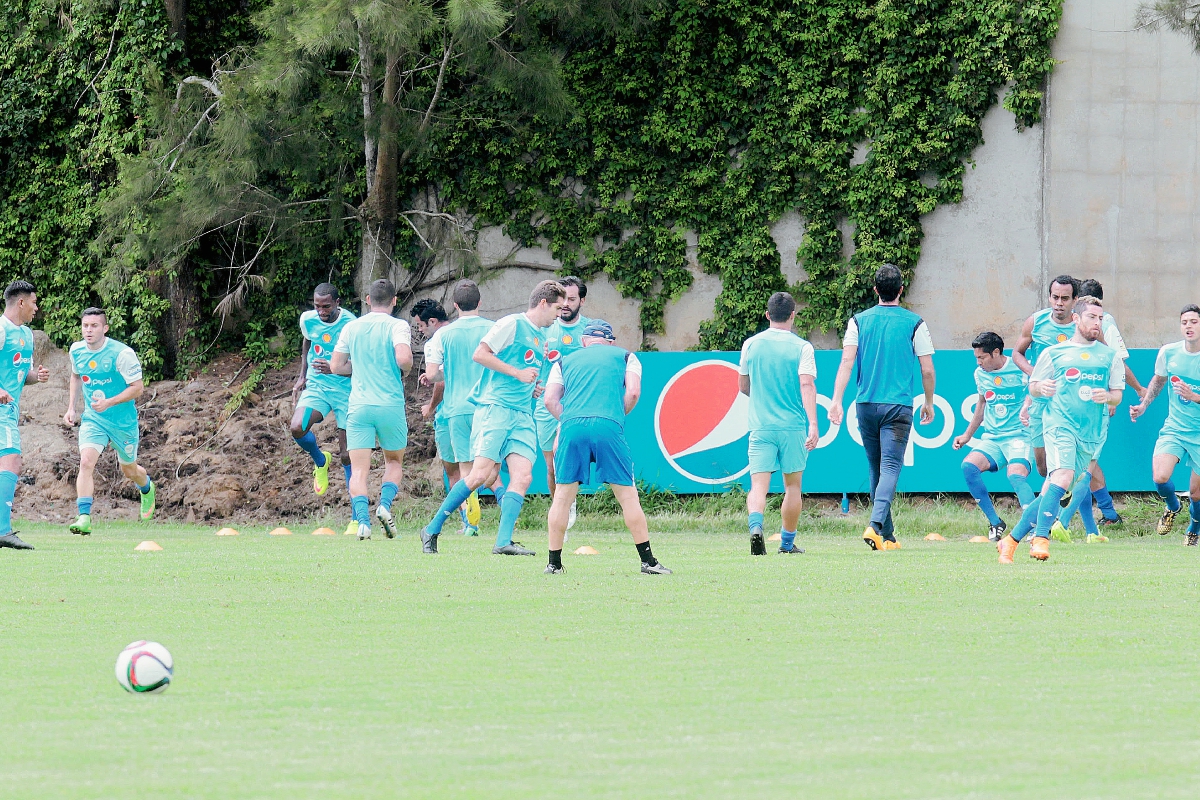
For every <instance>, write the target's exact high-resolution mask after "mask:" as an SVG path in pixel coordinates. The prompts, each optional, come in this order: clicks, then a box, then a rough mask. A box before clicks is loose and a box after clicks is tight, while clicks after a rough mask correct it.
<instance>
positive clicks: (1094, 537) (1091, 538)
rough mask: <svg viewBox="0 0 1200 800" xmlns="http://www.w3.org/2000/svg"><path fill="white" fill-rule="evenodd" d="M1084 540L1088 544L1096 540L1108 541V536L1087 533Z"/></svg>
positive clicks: (1094, 542)
mask: <svg viewBox="0 0 1200 800" xmlns="http://www.w3.org/2000/svg"><path fill="white" fill-rule="evenodd" d="M1085 541H1086V542H1087V543H1088V544H1096V543H1097V542H1100V543H1104V542H1107V541H1108V537H1107V536H1105V535H1104V534H1102V533H1089V534H1088V535H1087V539H1086V540H1085Z"/></svg>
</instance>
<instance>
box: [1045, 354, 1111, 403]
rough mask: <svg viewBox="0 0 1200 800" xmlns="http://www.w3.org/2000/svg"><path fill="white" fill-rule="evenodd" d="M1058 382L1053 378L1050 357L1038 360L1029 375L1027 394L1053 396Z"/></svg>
mask: <svg viewBox="0 0 1200 800" xmlns="http://www.w3.org/2000/svg"><path fill="white" fill-rule="evenodd" d="M1057 391H1058V382H1057V381H1056V380H1055V379H1054V362H1053V361H1052V360H1051V359H1050V358H1048V357H1047V358H1042V359H1039V360H1038V363H1037V365H1036V366H1035V367H1034V368H1033V373H1032V374H1031V375H1030V376H1029V394H1030V395H1032V396H1034V397H1054V394H1055V393H1056V392H1057ZM1101 391H1103V390H1101Z"/></svg>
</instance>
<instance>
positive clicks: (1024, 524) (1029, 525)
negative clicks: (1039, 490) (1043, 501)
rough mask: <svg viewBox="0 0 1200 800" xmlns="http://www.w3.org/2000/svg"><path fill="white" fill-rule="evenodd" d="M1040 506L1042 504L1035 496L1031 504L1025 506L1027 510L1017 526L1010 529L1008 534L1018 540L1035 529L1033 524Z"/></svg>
mask: <svg viewBox="0 0 1200 800" xmlns="http://www.w3.org/2000/svg"><path fill="white" fill-rule="evenodd" d="M1039 508H1040V506H1039V504H1038V501H1037V499H1036V498H1035V499H1034V500H1033V501H1032V502H1030V503H1029V505H1027V506H1025V511H1024V512H1023V513H1022V514H1021V519H1020V520H1019V521H1018V522H1017V526H1016V527H1015V528H1013V529H1012V530H1011V531H1009V534H1008V535H1009V536H1011V537H1013V538H1014V539H1016V540H1017V541H1018V542H1019V541H1021V540H1022V539H1024V538H1025V536H1026V535H1028V533H1029V532H1030V531H1031V530H1033V525H1034V523H1035V522H1036V521H1037V514H1038V509H1039Z"/></svg>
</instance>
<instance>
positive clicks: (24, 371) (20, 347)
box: [0, 281, 50, 550]
mask: <svg viewBox="0 0 1200 800" xmlns="http://www.w3.org/2000/svg"><path fill="white" fill-rule="evenodd" d="M37 310H38V305H37V293H36V292H35V291H34V288H33V284H32V283H30V282H29V281H13V282H12V283H10V284H9V285H8V287H7V288H6V289H5V290H4V315H3V318H2V319H0V332H2V333H3V336H4V339H3V342H0V547H11V548H12V549H14V550H32V549H33V545H31V544H29V543H28V542H24V541H21V537H19V536H17V534H16V531H14V530H13V529H12V510H13V497H14V496H15V495H16V492H17V476H18V475H20V474H21V431H20V430H19V429H18V428H17V424H18V421H19V420H20V419H21V411H20V408H19V404H20V402H21V392H22V391H23V390H24V389H25V386H26V384H30V383H45V382H46V381H48V380H49V379H50V372H49V370H47V369H46V368H45V367H43V366H39V367H38V368H37V369H36V370H35V369H34V368H33V331H32V330H30V329H29V323H30V322H33V317H34V315H36V314H37Z"/></svg>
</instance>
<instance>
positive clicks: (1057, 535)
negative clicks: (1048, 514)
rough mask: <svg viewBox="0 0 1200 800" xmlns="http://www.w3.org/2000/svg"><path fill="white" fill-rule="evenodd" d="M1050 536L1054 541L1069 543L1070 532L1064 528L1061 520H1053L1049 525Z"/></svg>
mask: <svg viewBox="0 0 1200 800" xmlns="http://www.w3.org/2000/svg"><path fill="white" fill-rule="evenodd" d="M1050 538H1051V539H1053V540H1054V541H1056V542H1062V543H1063V544H1070V543H1071V532H1070V531H1069V530H1067V529H1066V528H1064V527H1063V524H1062V523H1061V522H1059V521H1058V520H1054V524H1053V525H1051V526H1050Z"/></svg>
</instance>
